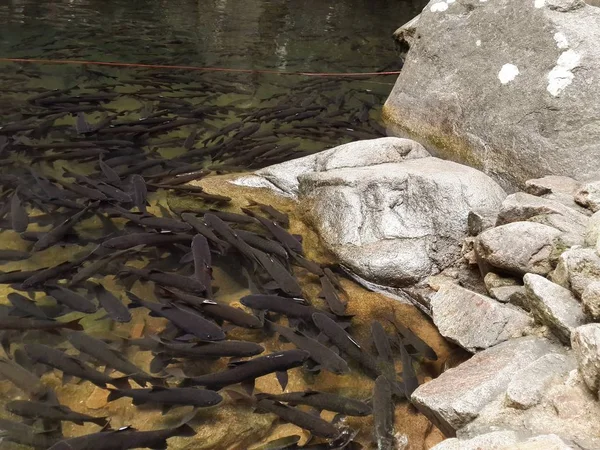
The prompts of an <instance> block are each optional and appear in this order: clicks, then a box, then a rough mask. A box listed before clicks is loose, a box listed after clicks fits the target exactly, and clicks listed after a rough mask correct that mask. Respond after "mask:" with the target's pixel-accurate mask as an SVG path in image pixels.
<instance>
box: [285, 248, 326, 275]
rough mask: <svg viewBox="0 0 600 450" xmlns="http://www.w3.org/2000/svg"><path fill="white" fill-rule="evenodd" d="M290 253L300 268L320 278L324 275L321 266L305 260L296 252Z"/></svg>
mask: <svg viewBox="0 0 600 450" xmlns="http://www.w3.org/2000/svg"><path fill="white" fill-rule="evenodd" d="M289 253H290V255H292V258H293V259H294V261H296V264H298V265H299V266H300V267H304V268H305V269H306V270H308V271H309V272H310V273H313V274H315V275H317V276H319V277H320V276H322V275H323V274H324V272H323V269H322V268H321V266H320V265H319V264H317V263H315V262H313V261H310V260H308V259H306V258H304V257H303V256H301V255H299V254H298V253H296V252H293V251H290V252H289Z"/></svg>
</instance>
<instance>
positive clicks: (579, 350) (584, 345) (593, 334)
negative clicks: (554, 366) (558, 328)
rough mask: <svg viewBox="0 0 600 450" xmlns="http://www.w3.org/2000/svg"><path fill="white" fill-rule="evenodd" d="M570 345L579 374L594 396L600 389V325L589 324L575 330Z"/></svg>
mask: <svg viewBox="0 0 600 450" xmlns="http://www.w3.org/2000/svg"><path fill="white" fill-rule="evenodd" d="M571 345H572V346H573V351H574V352H575V357H576V358H577V363H578V364H579V372H580V373H581V376H582V377H583V380H584V381H585V384H587V386H588V388H589V389H590V390H591V391H592V393H593V394H594V395H598V390H599V389H600V324H597V323H590V324H588V325H583V326H581V327H579V328H576V329H575V331H573V334H572V335H571Z"/></svg>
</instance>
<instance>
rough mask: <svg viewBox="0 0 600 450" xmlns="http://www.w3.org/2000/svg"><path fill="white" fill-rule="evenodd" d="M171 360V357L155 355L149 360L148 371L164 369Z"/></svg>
mask: <svg viewBox="0 0 600 450" xmlns="http://www.w3.org/2000/svg"><path fill="white" fill-rule="evenodd" d="M171 361H172V359H171V358H165V357H163V356H161V355H156V356H155V357H154V358H153V359H152V361H150V372H152V373H159V372H161V371H162V370H164V368H165V367H167V366H168V365H169V363H170V362H171Z"/></svg>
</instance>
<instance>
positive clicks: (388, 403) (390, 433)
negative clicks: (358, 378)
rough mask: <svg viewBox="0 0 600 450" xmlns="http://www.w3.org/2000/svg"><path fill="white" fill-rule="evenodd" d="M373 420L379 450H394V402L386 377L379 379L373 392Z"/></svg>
mask: <svg viewBox="0 0 600 450" xmlns="http://www.w3.org/2000/svg"><path fill="white" fill-rule="evenodd" d="M373 420H374V422H375V441H376V444H377V449H378V450H394V449H395V448H396V445H395V439H394V402H393V399H392V388H391V386H390V383H389V381H388V379H387V378H386V377H385V376H383V375H382V376H379V377H377V380H375V389H374V390H373Z"/></svg>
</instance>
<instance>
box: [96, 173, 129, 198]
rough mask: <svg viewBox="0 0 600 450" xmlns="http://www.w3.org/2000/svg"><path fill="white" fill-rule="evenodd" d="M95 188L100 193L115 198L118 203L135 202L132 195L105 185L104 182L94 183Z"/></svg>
mask: <svg viewBox="0 0 600 450" xmlns="http://www.w3.org/2000/svg"><path fill="white" fill-rule="evenodd" d="M117 176H118V175H117ZM94 187H95V188H96V189H98V190H99V191H100V192H102V193H103V194H106V195H107V196H108V197H111V198H113V199H114V200H116V201H117V202H121V203H131V202H132V201H133V198H131V195H129V194H127V193H126V192H123V191H122V190H121V189H119V188H116V187H114V186H112V185H110V184H108V183H103V182H99V183H94Z"/></svg>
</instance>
